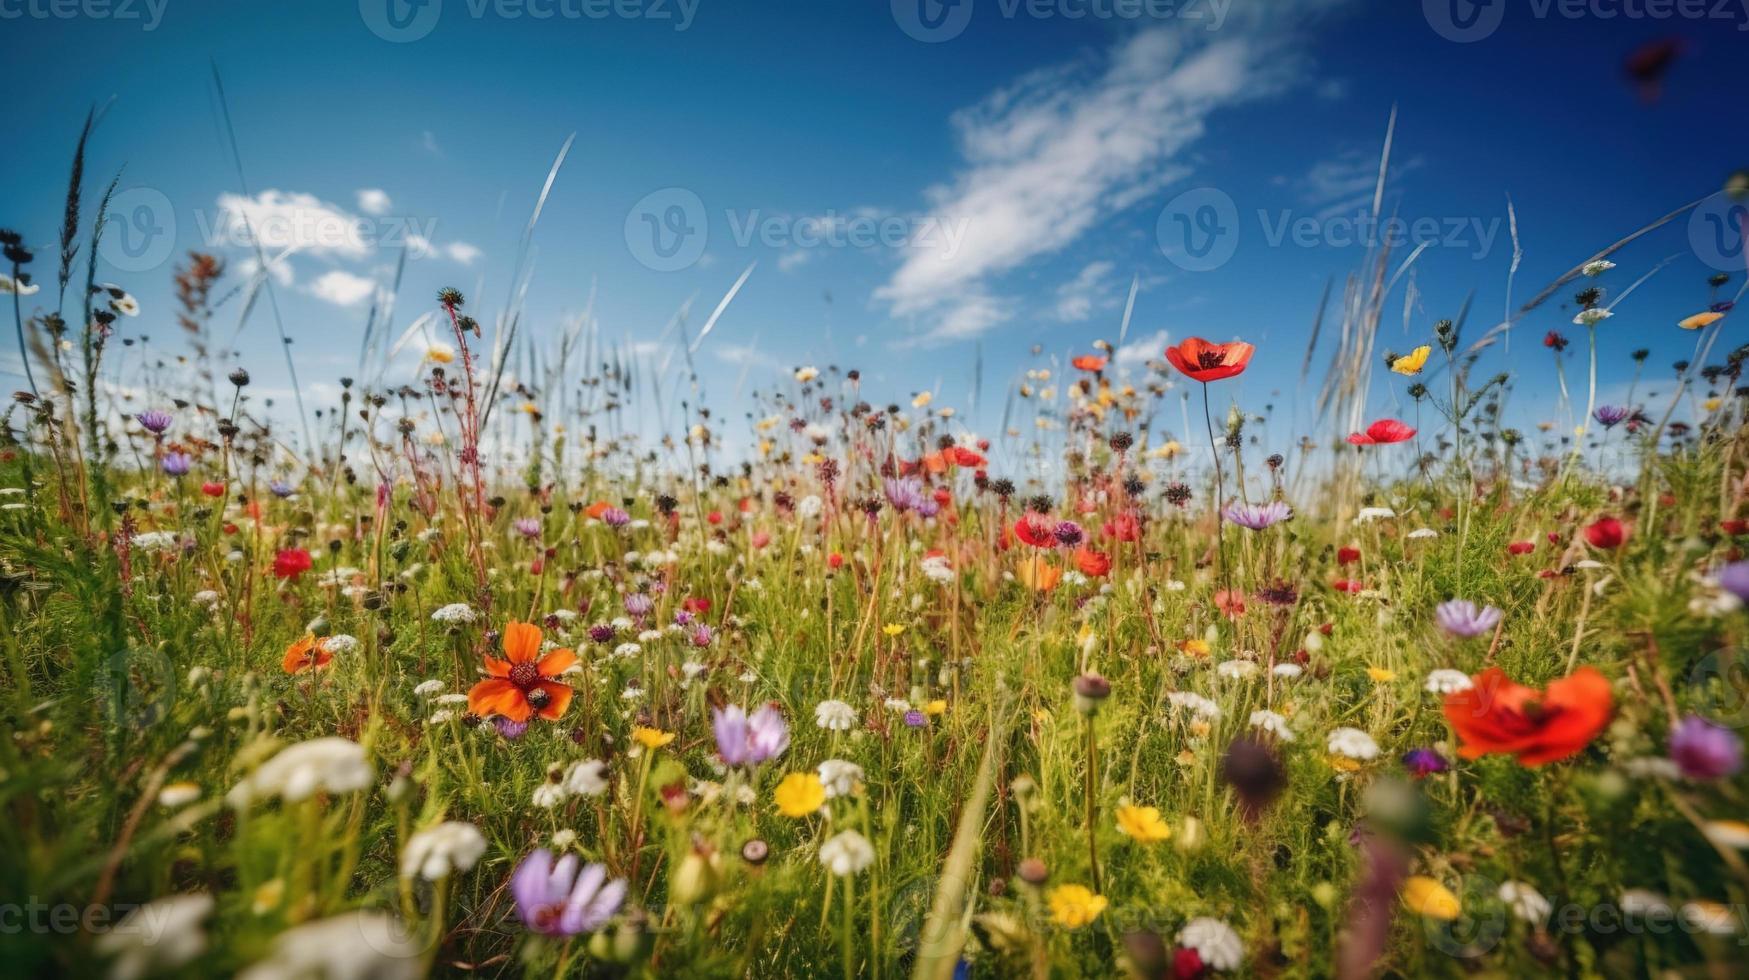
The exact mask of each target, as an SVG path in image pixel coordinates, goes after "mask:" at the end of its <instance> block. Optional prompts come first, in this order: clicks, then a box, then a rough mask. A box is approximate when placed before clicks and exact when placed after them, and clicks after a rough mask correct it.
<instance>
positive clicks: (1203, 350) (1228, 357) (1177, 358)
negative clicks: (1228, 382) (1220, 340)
mask: <svg viewBox="0 0 1749 980" xmlns="http://www.w3.org/2000/svg"><path fill="white" fill-rule="evenodd" d="M1256 350H1257V348H1255V347H1252V346H1251V345H1250V344H1247V343H1245V342H1243V341H1234V342H1233V343H1230V344H1212V343H1209V342H1208V341H1206V340H1204V339H1202V338H1201V337H1192V338H1190V339H1189V340H1186V341H1185V342H1184V343H1182V344H1179V345H1178V346H1177V347H1168V348H1166V360H1168V361H1170V362H1172V366H1173V367H1175V368H1177V369H1178V370H1180V371H1182V372H1184V374H1185V376H1187V377H1189V378H1190V379H1191V380H1192V381H1201V382H1203V383H1204V384H1207V383H1208V382H1210V381H1219V380H1221V379H1222V378H1231V377H1233V376H1235V375H1238V374H1241V373H1243V372H1244V370H1245V366H1246V365H1248V364H1250V363H1251V355H1252V354H1253V353H1255V352H1256Z"/></svg>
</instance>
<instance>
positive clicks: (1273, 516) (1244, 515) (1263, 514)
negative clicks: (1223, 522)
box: [1221, 500, 1294, 531]
mask: <svg viewBox="0 0 1749 980" xmlns="http://www.w3.org/2000/svg"><path fill="white" fill-rule="evenodd" d="M1221 513H1222V514H1223V516H1225V517H1226V518H1227V522H1228V523H1229V524H1237V525H1239V526H1240V527H1248V528H1250V529H1251V530H1253V531H1261V530H1263V529H1264V528H1266V527H1270V526H1272V525H1275V524H1280V523H1281V522H1282V521H1285V520H1287V519H1288V518H1290V517H1292V516H1294V512H1293V508H1291V507H1289V506H1288V505H1287V504H1284V503H1282V502H1281V501H1279V500H1271V501H1270V502H1269V503H1267V504H1241V503H1238V502H1234V503H1230V504H1228V505H1227V509H1226V510H1224V511H1222V512H1221Z"/></svg>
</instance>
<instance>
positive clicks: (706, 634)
mask: <svg viewBox="0 0 1749 980" xmlns="http://www.w3.org/2000/svg"><path fill="white" fill-rule="evenodd" d="M716 636H717V635H716V634H715V633H713V632H711V628H710V627H709V626H706V625H705V624H703V623H699V624H698V626H697V627H696V628H694V629H693V631H692V645H693V646H695V647H708V646H710V645H711V641H712V640H714V639H716Z"/></svg>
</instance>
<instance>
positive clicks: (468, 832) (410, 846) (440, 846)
mask: <svg viewBox="0 0 1749 980" xmlns="http://www.w3.org/2000/svg"><path fill="white" fill-rule="evenodd" d="M485 853H486V838H485V836H484V835H483V834H481V833H480V830H479V828H478V827H475V826H474V825H473V824H471V823H465V822H463V821H460V820H446V821H444V822H443V823H440V824H438V825H437V826H435V827H427V828H426V829H424V830H421V831H419V832H418V833H416V834H414V835H413V836H412V837H410V838H408V839H407V846H406V847H405V848H403V849H402V851H401V876H402V877H404V878H411V877H413V876H415V875H417V876H418V877H421V878H424V879H425V880H426V881H442V880H443V879H445V878H448V877H449V876H450V875H451V874H454V873H456V872H462V871H468V870H470V869H471V868H473V866H474V865H475V864H476V863H478V862H479V860H480V857H481V856H482V855H484V854H485Z"/></svg>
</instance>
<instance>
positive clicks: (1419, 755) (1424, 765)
mask: <svg viewBox="0 0 1749 980" xmlns="http://www.w3.org/2000/svg"><path fill="white" fill-rule="evenodd" d="M1403 768H1404V769H1407V770H1409V773H1410V775H1412V776H1414V777H1415V778H1416V779H1425V778H1427V777H1428V776H1431V775H1433V774H1434V773H1436V772H1444V771H1446V770H1447V769H1449V768H1451V763H1449V762H1446V761H1445V756H1443V755H1440V754H1439V753H1438V752H1437V751H1436V750H1434V749H1410V750H1409V751H1407V752H1405V753H1403Z"/></svg>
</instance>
